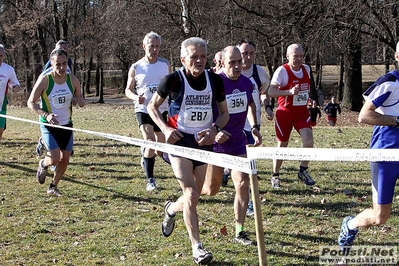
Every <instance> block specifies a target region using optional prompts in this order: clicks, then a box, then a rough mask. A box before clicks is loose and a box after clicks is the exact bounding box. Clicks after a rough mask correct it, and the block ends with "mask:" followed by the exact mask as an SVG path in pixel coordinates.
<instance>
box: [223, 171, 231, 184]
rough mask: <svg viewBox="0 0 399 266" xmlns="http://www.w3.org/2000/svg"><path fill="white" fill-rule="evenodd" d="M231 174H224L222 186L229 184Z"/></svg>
mask: <svg viewBox="0 0 399 266" xmlns="http://www.w3.org/2000/svg"><path fill="white" fill-rule="evenodd" d="M229 176H230V172H228V173H224V174H223V177H222V186H223V187H225V186H227V183H228V182H229Z"/></svg>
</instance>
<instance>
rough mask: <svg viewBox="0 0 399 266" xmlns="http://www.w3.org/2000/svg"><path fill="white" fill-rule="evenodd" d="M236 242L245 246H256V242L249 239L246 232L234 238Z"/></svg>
mask: <svg viewBox="0 0 399 266" xmlns="http://www.w3.org/2000/svg"><path fill="white" fill-rule="evenodd" d="M234 242H236V243H239V244H241V245H244V246H250V245H256V242H255V241H252V240H251V239H249V238H248V234H247V233H246V232H244V231H241V232H240V233H239V234H238V236H236V237H234Z"/></svg>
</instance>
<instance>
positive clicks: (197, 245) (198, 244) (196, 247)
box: [193, 242, 202, 252]
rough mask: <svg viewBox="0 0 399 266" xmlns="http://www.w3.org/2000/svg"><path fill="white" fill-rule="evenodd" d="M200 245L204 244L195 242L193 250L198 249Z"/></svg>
mask: <svg viewBox="0 0 399 266" xmlns="http://www.w3.org/2000/svg"><path fill="white" fill-rule="evenodd" d="M200 246H202V244H201V242H198V243H196V244H193V252H194V250H197V249H198V248H199V247H200Z"/></svg>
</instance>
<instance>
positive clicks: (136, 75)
mask: <svg viewBox="0 0 399 266" xmlns="http://www.w3.org/2000/svg"><path fill="white" fill-rule="evenodd" d="M143 49H144V52H145V55H144V57H143V58H141V59H140V60H139V61H137V62H136V63H134V64H133V65H132V66H131V67H130V70H129V78H128V82H127V87H126V90H125V95H126V97H128V98H129V99H132V100H133V101H134V112H135V115H136V120H137V123H138V125H139V128H140V131H141V134H142V136H143V139H145V140H150V141H157V142H165V136H164V134H163V133H162V132H161V129H160V128H159V127H158V125H157V124H156V123H155V122H154V121H153V120H152V119H151V117H150V115H149V114H148V110H147V105H148V103H149V102H150V100H151V98H152V96H153V95H154V94H155V92H156V91H157V89H158V85H159V82H160V81H161V79H163V78H164V77H165V76H166V75H168V74H169V73H170V72H171V66H170V63H169V61H168V60H166V59H164V58H162V57H159V56H158V55H159V52H160V50H161V36H160V35H159V34H157V33H155V32H153V31H152V32H150V33H147V34H146V35H145V37H144V40H143ZM160 111H161V113H162V117H163V119H164V121H166V119H167V113H168V104H167V102H166V101H165V102H164V103H163V104H162V106H160ZM141 165H142V167H143V169H144V171H145V177H146V180H147V186H146V190H147V191H152V190H154V189H156V183H155V177H154V166H155V151H154V150H152V149H145V148H142V158H141Z"/></svg>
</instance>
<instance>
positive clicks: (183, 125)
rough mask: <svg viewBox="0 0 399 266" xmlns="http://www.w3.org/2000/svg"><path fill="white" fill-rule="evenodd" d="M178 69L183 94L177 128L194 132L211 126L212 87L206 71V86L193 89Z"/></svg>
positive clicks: (189, 132)
mask: <svg viewBox="0 0 399 266" xmlns="http://www.w3.org/2000/svg"><path fill="white" fill-rule="evenodd" d="M179 71H181V72H180V74H181V76H182V77H183V81H184V96H183V100H182V103H181V107H180V111H179V116H178V119H177V129H178V130H179V131H182V132H185V133H188V134H195V133H197V132H198V131H201V130H203V129H205V128H209V127H211V126H212V122H213V113H212V97H213V93H212V87H211V84H210V82H209V77H208V72H207V71H205V77H206V88H205V89H204V90H202V91H197V90H194V89H193V88H192V87H191V86H190V84H189V83H188V81H187V79H186V76H185V75H184V73H183V71H182V70H179Z"/></svg>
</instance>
